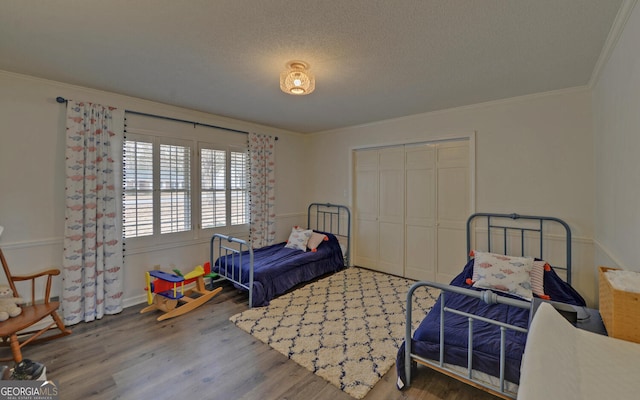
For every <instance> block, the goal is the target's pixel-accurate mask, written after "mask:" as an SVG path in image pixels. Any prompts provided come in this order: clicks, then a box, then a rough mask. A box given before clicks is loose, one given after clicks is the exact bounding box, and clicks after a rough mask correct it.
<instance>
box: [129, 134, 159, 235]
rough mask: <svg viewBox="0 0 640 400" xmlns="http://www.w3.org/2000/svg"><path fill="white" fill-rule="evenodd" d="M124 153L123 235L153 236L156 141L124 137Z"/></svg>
mask: <svg viewBox="0 0 640 400" xmlns="http://www.w3.org/2000/svg"><path fill="white" fill-rule="evenodd" d="M123 153H124V155H123V169H124V171H123V186H124V190H123V196H122V214H123V216H124V221H123V224H122V227H123V235H124V237H125V238H129V237H137V236H149V235H153V143H152V142H145V141H142V140H125V141H124V151H123Z"/></svg>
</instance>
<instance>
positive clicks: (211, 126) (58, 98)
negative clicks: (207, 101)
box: [56, 96, 278, 140]
mask: <svg viewBox="0 0 640 400" xmlns="http://www.w3.org/2000/svg"><path fill="white" fill-rule="evenodd" d="M56 101H57V102H58V103H61V104H62V103H66V102H67V101H68V100H67V99H65V98H64V97H60V96H58V97H56ZM125 112H128V113H129V114H134V115H141V116H143V117H152V118H159V119H165V120H168V121H174V122H183V123H185V124H192V125H194V126H195V125H199V126H204V127H206V128H215V129H222V130H225V131H229V132H236V133H246V134H248V133H249V132H247V131H241V130H238V129H233V128H225V127H224V126H218V125H210V124H203V123H201V122H196V121H188V120H186V119H179V118H172V117H165V116H164V115H156V114H147V113H143V112H139V111H131V110H125ZM275 139H276V140H278V137H277V136H276V137H275Z"/></svg>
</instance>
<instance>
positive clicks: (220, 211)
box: [200, 148, 227, 229]
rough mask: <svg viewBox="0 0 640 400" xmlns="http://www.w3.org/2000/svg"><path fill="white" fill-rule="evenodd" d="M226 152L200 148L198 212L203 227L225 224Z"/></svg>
mask: <svg viewBox="0 0 640 400" xmlns="http://www.w3.org/2000/svg"><path fill="white" fill-rule="evenodd" d="M226 158H227V152H226V151H224V150H216V149H206V148H203V149H200V174H201V183H200V199H201V204H200V212H201V225H202V228H203V229H207V228H215V227H218V226H225V225H226V221H227V207H226V191H225V188H226V170H227V161H226Z"/></svg>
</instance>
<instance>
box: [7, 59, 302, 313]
mask: <svg viewBox="0 0 640 400" xmlns="http://www.w3.org/2000/svg"><path fill="white" fill-rule="evenodd" d="M57 96H62V97H64V98H69V99H76V100H85V101H92V102H96V103H101V104H105V105H110V106H115V107H118V108H124V109H131V110H135V111H140V112H146V113H151V114H158V115H164V116H170V117H174V118H180V119H186V120H194V121H198V122H202V123H208V124H213V125H219V126H224V127H229V128H234V129H239V130H245V131H251V130H253V131H256V132H259V133H266V134H271V135H276V136H278V137H279V140H278V142H277V144H276V158H277V164H278V168H277V170H276V196H277V198H278V199H279V202H278V204H277V206H276V214H277V218H278V220H277V226H278V233H277V235H278V238H279V239H282V240H284V239H286V237H287V236H288V234H289V230H290V226H291V225H293V224H303V223H304V222H305V221H306V220H305V219H304V213H302V212H301V211H302V210H305V207H304V201H305V200H304V198H303V196H302V193H305V192H306V191H307V187H308V185H310V184H311V182H310V181H309V180H308V179H307V178H306V176H307V175H306V174H305V171H303V170H300V169H299V168H296V166H297V165H299V164H300V163H301V160H302V159H303V158H304V154H305V152H306V148H307V147H306V146H307V142H308V138H305V137H304V136H302V135H299V134H297V133H293V132H287V131H282V130H277V129H273V128H269V127H265V126H260V125H255V124H249V123H246V122H242V121H237V120H232V119H228V118H223V117H218V116H214V115H210V114H205V113H200V112H195V111H190V110H186V109H181V108H177V107H172V106H168V105H164V104H159V103H154V102H149V101H145V100H141V99H136V98H132V97H127V96H123V95H118V94H114V93H107V92H102V91H97V90H92V89H87V88H82V87H78V86H72V85H67V84H63V83H58V82H53V81H47V80H43V79H38V78H33V77H29V76H24V75H18V74H13V73H9V72H5V71H0V121H2V124H0V182H1V185H0V225H3V226H4V227H5V230H4V233H3V235H2V237H1V238H0V245H2V248H3V250H4V252H5V255H6V257H7V259H8V262H9V264H10V267H11V269H12V272H13V273H15V274H25V273H30V272H34V271H38V270H42V269H45V268H49V267H51V266H55V267H58V268H59V267H60V266H61V264H62V236H63V232H64V186H65V185H64V157H65V156H64V154H65V153H64V149H65V144H64V132H65V106H64V105H62V104H58V103H56V101H55V98H56V97H57ZM281 221H282V222H281ZM204 242H206V243H204ZM152 250H153V251H148V252H147V251H144V249H143V250H142V251H136V252H132V255H131V256H128V257H127V263H126V264H125V266H124V270H125V294H124V300H125V305H127V304H131V303H134V302H136V301H139V300H140V299H141V298H142V296H143V294H144V291H143V290H142V288H143V287H144V271H146V270H148V269H151V268H153V266H154V265H162V266H167V267H168V266H170V265H175V266H176V267H179V268H180V269H183V270H185V271H188V270H190V269H191V268H193V266H195V265H197V264H201V263H202V262H203V261H206V260H207V259H208V241H204V240H200V241H194V242H193V243H186V244H184V246H181V247H177V248H176V247H173V248H170V249H162V248H154V249H152ZM3 279H4V278H1V279H0V280H3ZM60 281H61V279H57V280H56V283H55V290H54V295H59V294H60V287H61V282H60Z"/></svg>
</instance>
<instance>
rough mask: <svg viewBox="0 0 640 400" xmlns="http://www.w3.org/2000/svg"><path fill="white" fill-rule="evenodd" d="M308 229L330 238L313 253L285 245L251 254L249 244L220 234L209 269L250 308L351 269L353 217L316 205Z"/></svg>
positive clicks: (338, 207)
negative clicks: (239, 293) (241, 293)
mask: <svg viewBox="0 0 640 400" xmlns="http://www.w3.org/2000/svg"><path fill="white" fill-rule="evenodd" d="M307 227H308V228H309V229H312V230H313V231H314V232H317V233H320V234H323V235H326V239H325V240H324V241H323V242H322V243H321V244H320V245H318V246H317V248H316V249H315V251H312V250H310V249H307V250H306V251H303V250H299V249H293V248H289V247H286V242H282V243H278V244H273V245H270V246H266V247H262V248H259V249H252V248H251V246H250V243H248V242H247V241H245V240H242V239H238V238H233V237H230V236H226V235H221V234H216V235H213V237H212V238H211V248H210V252H211V263H212V265H213V272H216V273H218V274H219V275H220V279H225V280H229V281H231V282H233V284H234V286H235V287H237V288H239V289H242V290H246V291H247V292H248V294H249V306H250V307H257V306H266V305H268V304H269V301H270V300H271V299H273V298H275V297H276V296H279V295H281V294H283V293H285V292H287V291H288V290H290V289H292V288H294V287H296V286H297V285H299V284H302V283H305V282H309V281H311V280H314V279H316V278H318V277H321V276H323V275H326V274H330V273H334V272H337V271H339V270H341V269H343V268H344V267H345V266H348V265H349V240H350V212H349V209H348V208H347V207H345V206H341V205H335V204H322V203H312V204H311V205H310V206H309V208H308V212H307ZM313 228H315V229H313Z"/></svg>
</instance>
